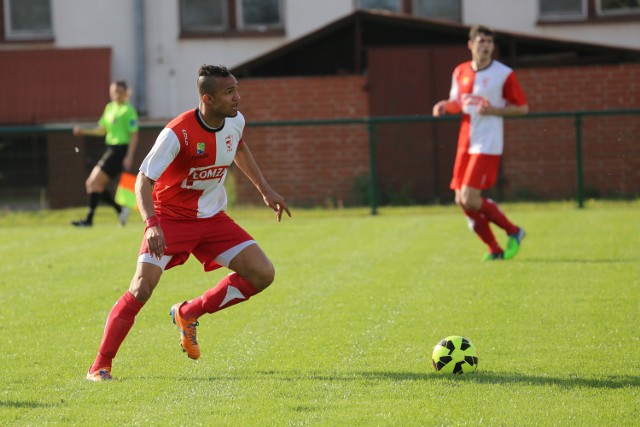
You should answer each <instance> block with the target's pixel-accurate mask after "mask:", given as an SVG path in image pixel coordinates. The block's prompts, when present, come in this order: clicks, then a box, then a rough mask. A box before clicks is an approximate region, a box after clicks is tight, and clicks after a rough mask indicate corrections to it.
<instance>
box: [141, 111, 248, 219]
mask: <svg viewBox="0 0 640 427" xmlns="http://www.w3.org/2000/svg"><path fill="white" fill-rule="evenodd" d="M244 125H245V120H244V116H243V115H242V114H241V113H240V112H238V114H237V115H236V116H235V117H227V118H226V119H225V121H224V124H223V125H222V127H220V128H217V129H214V128H211V127H209V126H208V125H207V124H206V123H205V122H204V121H203V120H202V118H201V117H200V112H199V110H198V109H195V110H189V111H186V112H184V113H182V114H181V115H179V116H178V117H176V118H175V119H173V120H172V121H171V122H169V123H168V124H167V126H166V127H165V128H164V129H163V130H162V131H161V132H160V134H159V135H158V138H157V139H156V141H155V143H154V145H153V147H152V148H151V151H149V154H147V157H146V158H145V159H144V161H143V162H142V165H141V166H140V171H141V172H142V173H144V174H145V175H146V176H148V177H149V178H150V179H152V180H154V181H155V185H154V188H153V201H154V207H155V211H156V213H157V214H158V216H160V217H167V218H189V219H193V218H210V217H212V216H214V215H215V214H217V213H218V212H220V211H223V210H225V209H226V206H227V193H226V191H225V189H224V181H225V179H226V177H227V171H228V169H229V166H230V165H231V163H232V162H233V159H234V157H235V154H236V150H237V149H238V146H239V145H240V144H241V143H242V133H243V131H244Z"/></svg>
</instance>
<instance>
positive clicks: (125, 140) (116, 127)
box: [98, 101, 138, 145]
mask: <svg viewBox="0 0 640 427" xmlns="http://www.w3.org/2000/svg"><path fill="white" fill-rule="evenodd" d="M98 123H99V124H100V126H102V127H103V128H105V130H106V131H107V136H106V138H105V143H106V144H107V145H127V144H129V142H130V141H131V134H132V133H135V132H137V131H138V112H137V111H136V109H135V108H134V107H133V105H131V104H130V103H128V102H126V103H124V104H118V103H117V102H113V101H112V102H110V103H108V104H107V106H106V107H104V112H103V113H102V117H100V120H99V121H98Z"/></svg>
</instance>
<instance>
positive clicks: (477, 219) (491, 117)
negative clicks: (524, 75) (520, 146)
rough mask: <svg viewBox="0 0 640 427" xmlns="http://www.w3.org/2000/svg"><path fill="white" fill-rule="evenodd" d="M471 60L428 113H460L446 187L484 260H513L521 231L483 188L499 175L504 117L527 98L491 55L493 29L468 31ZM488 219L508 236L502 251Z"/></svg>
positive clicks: (524, 109) (523, 110) (518, 111)
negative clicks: (446, 95)
mask: <svg viewBox="0 0 640 427" xmlns="http://www.w3.org/2000/svg"><path fill="white" fill-rule="evenodd" d="M467 46H468V48H469V50H470V51H471V61H467V62H464V63H462V64H460V65H458V66H457V67H456V68H455V70H454V71H453V77H452V81H451V91H450V94H449V99H445V100H442V101H439V102H438V103H436V104H435V105H434V106H433V115H434V116H435V117H439V116H441V115H444V114H459V113H462V114H463V116H462V124H461V126H460V134H459V137H458V149H457V153H456V160H455V164H454V167H453V179H452V180H451V185H450V187H451V189H452V190H454V191H455V193H456V203H457V204H458V205H459V206H460V207H461V208H462V209H463V211H464V213H465V215H466V216H467V219H468V221H469V226H470V228H472V229H473V231H474V232H475V233H476V234H477V235H478V236H479V237H480V239H481V240H482V241H483V242H484V243H485V244H486V245H487V246H488V248H489V253H487V254H486V255H485V257H484V259H485V260H486V261H489V260H499V259H510V258H513V257H514V256H515V255H516V254H517V253H518V251H519V249H520V244H521V243H522V239H523V238H524V235H525V233H524V230H523V229H522V228H521V227H518V226H516V225H514V224H513V223H512V222H511V221H509V219H508V218H507V217H506V215H505V214H504V213H503V212H502V211H501V210H500V208H499V207H498V205H497V204H496V203H495V202H494V201H493V200H491V199H490V198H485V197H482V190H486V189H489V188H491V187H492V186H493V185H494V184H495V181H496V178H497V176H498V168H499V164H500V158H501V157H502V152H503V146H504V125H503V117H505V116H516V115H522V114H527V113H528V112H529V106H528V104H527V99H526V97H525V95H524V93H523V91H522V89H521V87H520V84H519V83H518V80H517V79H516V76H515V74H514V72H513V70H512V69H511V68H509V67H507V66H506V65H504V64H502V63H500V62H498V61H496V60H494V59H493V50H494V32H493V31H492V30H491V29H490V28H487V27H485V26H481V25H477V26H474V27H472V28H471V30H470V31H469V41H468V42H467ZM490 223H494V224H496V225H497V226H498V227H500V228H502V229H503V230H505V232H506V233H507V235H508V238H507V247H506V249H505V250H503V249H502V247H501V246H500V245H499V244H498V242H497V241H496V238H495V236H494V234H493V231H492V230H491V227H490V225H489V224H490Z"/></svg>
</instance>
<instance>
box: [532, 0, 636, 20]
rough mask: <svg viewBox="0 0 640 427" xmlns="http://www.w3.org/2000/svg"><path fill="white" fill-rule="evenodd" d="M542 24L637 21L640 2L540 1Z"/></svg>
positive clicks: (633, 0) (616, 0)
mask: <svg viewBox="0 0 640 427" xmlns="http://www.w3.org/2000/svg"><path fill="white" fill-rule="evenodd" d="M538 7H539V20H540V22H585V21H587V22H593V21H608V20H612V19H614V20H629V19H631V20H637V19H638V17H640V0H540V1H539V3H538Z"/></svg>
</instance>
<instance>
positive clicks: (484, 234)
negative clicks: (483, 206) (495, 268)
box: [464, 209, 502, 254]
mask: <svg viewBox="0 0 640 427" xmlns="http://www.w3.org/2000/svg"><path fill="white" fill-rule="evenodd" d="M464 213H465V215H467V218H468V219H469V225H470V227H471V229H472V230H473V231H475V233H476V234H477V235H478V237H480V240H482V241H483V242H484V243H486V245H487V246H489V250H490V251H491V253H494V254H497V253H500V252H502V248H501V247H500V245H498V242H497V241H496V237H495V236H494V235H493V231H492V230H491V226H490V225H489V221H488V220H487V217H486V216H484V214H482V213H481V212H480V211H472V210H470V209H464Z"/></svg>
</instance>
